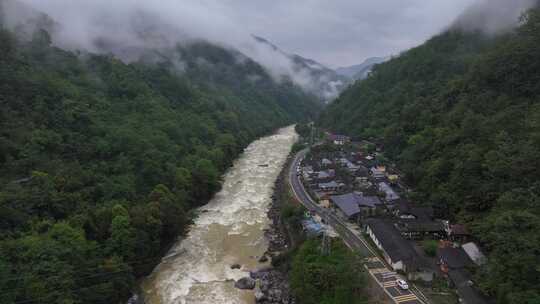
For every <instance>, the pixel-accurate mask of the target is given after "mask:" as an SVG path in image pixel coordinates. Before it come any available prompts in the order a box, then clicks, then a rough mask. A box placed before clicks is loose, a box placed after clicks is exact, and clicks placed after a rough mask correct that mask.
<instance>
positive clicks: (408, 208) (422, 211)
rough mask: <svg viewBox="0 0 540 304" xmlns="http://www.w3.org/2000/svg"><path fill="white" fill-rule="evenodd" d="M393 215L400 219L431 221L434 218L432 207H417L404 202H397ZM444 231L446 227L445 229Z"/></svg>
mask: <svg viewBox="0 0 540 304" xmlns="http://www.w3.org/2000/svg"><path fill="white" fill-rule="evenodd" d="M393 213H394V215H395V216H396V217H399V218H400V219H417V220H431V219H433V217H434V212H433V208H432V207H419V206H415V205H414V204H411V203H410V202H408V201H406V200H403V199H402V200H399V201H398V202H397V203H396V204H395V207H394V210H393ZM445 229H446V227H445Z"/></svg>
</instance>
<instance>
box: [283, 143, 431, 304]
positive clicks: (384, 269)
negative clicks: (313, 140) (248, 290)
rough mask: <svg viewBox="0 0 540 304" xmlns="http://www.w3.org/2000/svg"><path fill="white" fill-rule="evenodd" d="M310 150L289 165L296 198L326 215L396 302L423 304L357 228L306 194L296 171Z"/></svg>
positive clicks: (300, 154) (399, 303) (304, 151)
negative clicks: (401, 286)
mask: <svg viewBox="0 0 540 304" xmlns="http://www.w3.org/2000/svg"><path fill="white" fill-rule="evenodd" d="M307 152H308V149H304V150H302V151H300V152H298V153H297V154H296V155H295V157H294V159H293V161H292V163H291V166H290V168H289V183H290V186H291V189H292V190H293V193H294V195H295V197H296V199H298V201H300V202H301V203H302V205H304V206H305V207H306V208H307V209H308V210H310V211H312V212H315V213H317V214H318V215H319V216H320V217H321V218H323V219H324V220H325V221H326V223H327V224H328V225H330V226H331V227H332V228H333V229H334V230H335V231H336V232H337V233H338V234H339V235H340V237H341V238H342V239H343V241H344V242H345V243H346V244H347V245H348V246H349V247H351V248H352V249H353V250H356V251H357V252H359V253H360V254H361V255H362V256H364V257H365V264H364V266H365V267H366V269H367V270H368V272H369V274H370V275H371V276H372V277H373V278H374V279H375V281H376V282H377V284H379V286H380V287H381V288H382V289H383V290H384V291H385V292H386V294H387V295H388V296H389V297H390V298H391V299H392V300H393V301H394V302H395V303H397V304H424V303H425V302H422V301H420V299H419V298H418V297H417V295H416V294H414V293H412V292H411V291H410V290H402V289H401V288H399V287H397V286H396V280H397V279H398V276H397V274H396V273H395V272H393V271H392V270H391V269H389V268H388V266H386V264H385V263H383V262H382V261H381V260H380V258H379V257H378V255H377V254H376V253H375V252H373V250H372V249H371V248H370V247H369V245H368V244H367V243H366V241H365V240H364V238H363V237H362V235H361V234H360V233H359V232H357V231H354V230H353V228H351V227H350V224H349V223H347V222H346V221H345V220H343V219H341V218H340V217H338V216H337V215H336V214H335V213H334V212H332V211H330V210H328V209H326V208H322V207H321V206H319V204H317V203H316V202H315V201H314V200H313V199H312V198H311V196H310V195H309V194H308V193H307V191H306V189H305V187H304V185H303V184H302V181H301V180H300V177H299V176H298V174H297V167H298V166H299V165H300V163H301V162H302V159H304V157H305V155H306V154H307Z"/></svg>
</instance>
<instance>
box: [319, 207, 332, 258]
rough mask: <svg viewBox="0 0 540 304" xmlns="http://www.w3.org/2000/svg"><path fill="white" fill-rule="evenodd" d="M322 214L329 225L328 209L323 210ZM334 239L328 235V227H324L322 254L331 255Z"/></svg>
mask: <svg viewBox="0 0 540 304" xmlns="http://www.w3.org/2000/svg"><path fill="white" fill-rule="evenodd" d="M322 216H323V219H324V221H323V222H324V223H325V225H328V219H327V218H326V211H325V210H323V212H322ZM331 242H332V239H331V238H330V236H329V235H328V233H327V231H326V228H324V229H323V237H322V244H321V254H322V255H330V250H331V248H332V244H331Z"/></svg>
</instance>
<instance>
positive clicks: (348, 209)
mask: <svg viewBox="0 0 540 304" xmlns="http://www.w3.org/2000/svg"><path fill="white" fill-rule="evenodd" d="M330 201H331V202H332V203H333V204H334V205H335V206H336V207H337V208H339V209H340V210H341V212H343V214H344V215H346V216H347V218H349V219H352V220H354V219H356V218H357V217H358V216H359V215H362V216H370V215H374V214H375V213H376V209H377V208H378V207H380V206H382V202H381V201H380V200H379V198H378V197H376V196H364V195H363V194H362V192H351V193H347V194H342V195H333V196H330Z"/></svg>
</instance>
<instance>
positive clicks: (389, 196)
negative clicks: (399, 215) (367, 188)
mask: <svg viewBox="0 0 540 304" xmlns="http://www.w3.org/2000/svg"><path fill="white" fill-rule="evenodd" d="M379 191H381V192H384V195H385V200H386V201H387V202H392V201H395V200H398V199H399V195H398V194H397V193H396V192H395V191H394V189H392V187H390V186H389V185H388V184H387V183H385V182H380V183H379Z"/></svg>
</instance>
